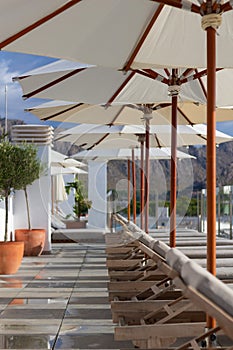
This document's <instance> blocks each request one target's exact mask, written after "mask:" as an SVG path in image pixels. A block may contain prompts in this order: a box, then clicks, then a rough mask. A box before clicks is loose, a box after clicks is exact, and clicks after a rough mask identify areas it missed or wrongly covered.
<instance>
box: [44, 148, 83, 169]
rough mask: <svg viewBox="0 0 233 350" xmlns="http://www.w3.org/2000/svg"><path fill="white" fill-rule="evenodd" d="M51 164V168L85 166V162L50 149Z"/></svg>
mask: <svg viewBox="0 0 233 350" xmlns="http://www.w3.org/2000/svg"><path fill="white" fill-rule="evenodd" d="M51 166H52V168H54V167H57V168H70V167H85V166H86V164H84V163H82V162H79V161H78V160H75V159H73V158H70V157H69V156H67V155H65V154H62V153H60V152H57V151H54V150H51Z"/></svg>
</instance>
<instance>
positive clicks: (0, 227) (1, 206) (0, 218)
mask: <svg viewBox="0 0 233 350" xmlns="http://www.w3.org/2000/svg"><path fill="white" fill-rule="evenodd" d="M8 205H9V210H8V215H9V216H8V238H9V239H10V233H11V232H12V233H13V232H14V225H13V196H10V198H9V204H8ZM5 213H6V212H5V199H3V200H1V201H0V241H3V240H4V232H5Z"/></svg>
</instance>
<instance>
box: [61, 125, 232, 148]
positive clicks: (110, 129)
mask: <svg viewBox="0 0 233 350" xmlns="http://www.w3.org/2000/svg"><path fill="white" fill-rule="evenodd" d="M177 131H178V138H177V146H178V147H182V146H190V145H205V144H206V138H207V127H206V125H203V124H198V125H194V126H193V127H192V126H188V125H179V126H178V129H177ZM150 133H151V134H150V145H151V147H160V148H161V147H171V127H170V125H151V128H150ZM144 134H145V128H144V127H143V126H139V125H113V126H107V125H96V124H80V125H78V126H75V127H73V128H71V129H68V130H64V131H62V132H61V133H59V134H58V135H57V136H56V138H55V141H62V142H70V143H71V144H75V145H77V146H80V147H82V148H84V149H102V148H105V149H107V148H109V147H111V148H119V147H137V146H138V144H139V141H138V139H139V137H140V136H141V135H144ZM232 140H233V138H232V137H231V136H230V135H227V134H224V133H222V132H220V131H216V143H217V144H219V143H222V142H228V141H232Z"/></svg>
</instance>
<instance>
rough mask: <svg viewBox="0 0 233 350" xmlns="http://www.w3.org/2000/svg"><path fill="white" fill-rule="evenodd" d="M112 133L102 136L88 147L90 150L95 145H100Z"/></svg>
mask: <svg viewBox="0 0 233 350" xmlns="http://www.w3.org/2000/svg"><path fill="white" fill-rule="evenodd" d="M109 135H110V133H107V134H105V135H104V136H103V137H101V138H100V139H99V140H98V141H96V142H95V143H94V144H93V145H92V146H90V147H88V148H87V150H88V151H90V150H91V149H92V148H94V147H95V146H98V145H99V144H100V143H101V142H102V141H104V140H105V139H106V137H108V136H109Z"/></svg>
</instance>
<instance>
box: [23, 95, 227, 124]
mask: <svg viewBox="0 0 233 350" xmlns="http://www.w3.org/2000/svg"><path fill="white" fill-rule="evenodd" d="M151 109H152V113H151V117H152V119H151V120H150V124H151V125H153V124H155V125H164V124H167V123H171V103H169V102H167V103H157V104H156V103H155V104H152V105H151ZM26 111H27V112H30V113H32V114H34V115H35V116H37V117H38V118H39V119H40V120H42V121H45V122H46V121H60V122H69V123H78V124H79V123H80V124H82V123H85V124H108V125H118V124H119V125H135V124H139V125H141V124H142V123H143V120H142V118H143V112H142V111H141V110H140V109H138V106H137V105H134V104H128V105H110V106H109V107H108V108H105V106H101V105H90V104H85V103H73V102H68V101H60V100H55V101H49V102H45V103H42V104H40V105H37V106H35V107H30V108H28V109H26ZM216 119H217V121H219V122H221V121H227V120H228V121H229V120H232V119H233V111H232V110H230V109H227V108H217V110H216ZM205 122H206V105H202V104H197V103H192V102H186V103H183V102H180V103H178V107H177V124H178V125H187V124H190V125H193V124H200V123H205Z"/></svg>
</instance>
